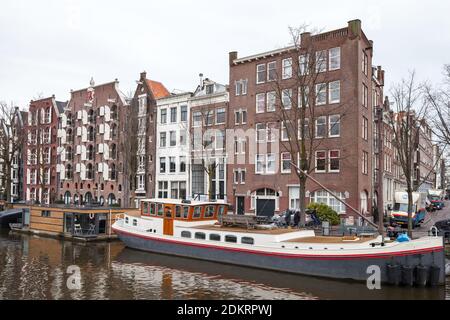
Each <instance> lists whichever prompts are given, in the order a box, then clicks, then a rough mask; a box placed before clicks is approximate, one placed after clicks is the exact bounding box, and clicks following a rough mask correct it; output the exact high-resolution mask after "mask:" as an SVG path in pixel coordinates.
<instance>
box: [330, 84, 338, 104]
mask: <svg viewBox="0 0 450 320" xmlns="http://www.w3.org/2000/svg"><path fill="white" fill-rule="evenodd" d="M328 86H329V87H328V92H329V94H330V97H329V100H330V103H339V102H341V82H340V81H333V82H330V83H329V84H328Z"/></svg>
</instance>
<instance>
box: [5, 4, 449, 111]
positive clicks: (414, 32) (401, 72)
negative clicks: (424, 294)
mask: <svg viewBox="0 0 450 320" xmlns="http://www.w3.org/2000/svg"><path fill="white" fill-rule="evenodd" d="M449 12H450V4H449V2H448V1H442V0H441V1H437V0H427V1H423V0H421V1H393V0H390V1H388V0H377V1H345V0H340V1H336V0H321V1H302V0H292V1H291V0H278V1H273V0H271V1H265V0H258V1H249V0H227V1H219V0H209V1H207V0H198V1H181V0H179V1H175V0H158V1H153V0H150V1H143V0H141V1H138V0H126V1H125V0H122V1H117V0H108V1H106V0H105V1H103V0H95V1H87V0H79V1H77V0H38V1H31V0H29V1H25V0H1V2H0V100H4V101H7V102H11V101H14V102H15V103H16V104H17V105H19V106H21V107H27V105H28V103H29V101H30V100H31V99H33V98H34V97H37V96H39V95H43V96H45V97H46V96H50V95H52V94H55V95H56V97H57V99H58V100H62V101H65V100H68V99H69V96H70V89H80V88H85V87H87V86H88V84H89V80H90V78H91V76H92V77H94V80H95V82H96V84H100V83H104V82H109V81H112V80H114V79H115V78H118V79H119V81H120V88H121V90H122V91H123V92H125V93H126V92H128V91H131V90H134V88H135V85H136V83H135V81H136V80H137V79H138V78H139V73H140V72H141V71H143V70H145V71H147V75H148V78H150V79H153V80H157V81H161V82H163V83H164V85H165V86H166V87H167V88H168V89H169V90H173V89H180V90H187V91H192V90H194V89H195V86H196V85H197V83H198V81H199V80H198V74H199V73H200V72H202V73H204V74H205V76H206V77H209V78H211V79H213V80H216V81H218V82H221V83H227V82H228V52H229V51H234V50H236V51H238V52H239V56H240V57H242V56H246V55H251V54H254V53H259V52H264V51H268V50H272V49H275V48H279V47H282V46H285V45H288V44H289V41H290V37H289V33H288V27H289V26H299V25H301V24H303V23H307V24H309V25H310V26H312V27H317V28H320V29H323V30H324V31H328V30H332V29H337V28H341V27H345V26H346V25H347V21H349V20H352V19H361V20H362V25H363V30H364V32H365V33H366V35H367V36H368V38H369V39H371V40H373V41H374V50H375V53H374V54H375V60H374V63H375V64H380V65H382V66H383V67H384V69H385V70H386V80H387V88H389V87H390V86H391V85H392V83H393V82H397V81H399V80H400V79H401V78H402V77H404V76H405V75H407V73H408V70H411V69H415V70H416V71H417V74H418V77H419V78H421V79H423V80H430V81H433V82H439V81H440V80H441V78H442V66H443V65H444V64H445V63H450V19H449V18H448V13H449ZM386 91H388V90H386Z"/></svg>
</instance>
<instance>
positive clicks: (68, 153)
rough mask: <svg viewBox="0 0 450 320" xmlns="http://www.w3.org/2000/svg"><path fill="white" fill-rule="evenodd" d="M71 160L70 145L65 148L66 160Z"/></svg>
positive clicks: (71, 151)
mask: <svg viewBox="0 0 450 320" xmlns="http://www.w3.org/2000/svg"><path fill="white" fill-rule="evenodd" d="M72 160H73V150H72V147H67V148H66V161H72Z"/></svg>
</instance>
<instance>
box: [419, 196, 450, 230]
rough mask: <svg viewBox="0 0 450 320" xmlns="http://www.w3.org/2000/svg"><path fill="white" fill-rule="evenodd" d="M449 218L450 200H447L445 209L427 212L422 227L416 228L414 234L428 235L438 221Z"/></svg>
mask: <svg viewBox="0 0 450 320" xmlns="http://www.w3.org/2000/svg"><path fill="white" fill-rule="evenodd" d="M448 219H450V201H445V207H444V209H442V210H438V211H435V212H428V213H427V215H426V217H425V220H424V222H423V224H422V225H421V226H420V228H417V229H415V230H414V236H424V235H428V231H429V230H430V228H431V227H432V226H433V225H434V224H435V223H436V222H438V221H442V220H448Z"/></svg>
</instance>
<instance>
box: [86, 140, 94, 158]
mask: <svg viewBox="0 0 450 320" xmlns="http://www.w3.org/2000/svg"><path fill="white" fill-rule="evenodd" d="M94 155H95V151H94V146H93V145H92V144H91V145H89V146H88V148H87V158H88V160H94Z"/></svg>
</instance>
